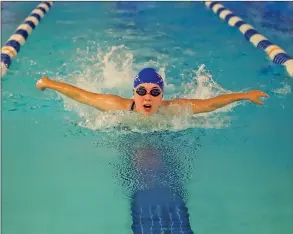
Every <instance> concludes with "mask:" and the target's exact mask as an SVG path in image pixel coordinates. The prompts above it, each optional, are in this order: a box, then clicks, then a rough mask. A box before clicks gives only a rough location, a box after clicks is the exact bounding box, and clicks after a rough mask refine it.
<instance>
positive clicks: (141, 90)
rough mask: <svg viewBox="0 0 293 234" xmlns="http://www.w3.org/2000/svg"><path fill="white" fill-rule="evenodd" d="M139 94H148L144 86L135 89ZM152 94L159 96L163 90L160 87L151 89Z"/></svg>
mask: <svg viewBox="0 0 293 234" xmlns="http://www.w3.org/2000/svg"><path fill="white" fill-rule="evenodd" d="M135 92H136V93H137V94H138V95H139V96H145V95H146V94H147V90H146V89H145V88H144V87H142V86H141V87H139V88H138V89H136V91H135ZM150 94H151V95H152V96H153V97H157V96H159V95H160V94H161V90H160V89H158V88H154V89H151V91H150Z"/></svg>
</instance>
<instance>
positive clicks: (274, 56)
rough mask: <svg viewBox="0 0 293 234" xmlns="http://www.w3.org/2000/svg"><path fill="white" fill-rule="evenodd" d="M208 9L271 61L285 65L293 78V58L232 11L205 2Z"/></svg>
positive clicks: (213, 3)
mask: <svg viewBox="0 0 293 234" xmlns="http://www.w3.org/2000/svg"><path fill="white" fill-rule="evenodd" d="M205 5H206V6H207V8H209V9H211V10H212V11H213V12H214V13H215V14H216V15H218V16H219V17H220V18H221V19H222V20H225V21H227V23H228V24H229V25H230V26H232V27H236V28H238V29H239V31H240V32H241V33H242V34H243V36H244V37H245V38H246V40H247V41H249V42H251V43H252V44H253V45H254V46H255V47H256V48H260V49H262V50H264V51H265V52H266V54H267V55H268V57H269V58H270V59H271V61H272V62H273V63H275V64H281V65H283V66H284V67H285V68H286V70H287V72H288V74H289V76H291V77H293V58H292V57H291V56H289V55H288V54H287V53H286V52H285V51H284V50H283V49H281V48H280V47H279V46H277V45H275V44H273V43H272V42H271V41H269V40H268V39H267V38H266V37H264V36H263V35H261V34H260V33H259V32H258V31H257V30H255V29H254V28H253V27H252V26H251V25H249V24H247V23H246V22H245V21H244V20H242V19H241V18H239V17H238V16H236V15H234V14H233V13H232V12H231V11H230V10H228V9H227V8H225V7H224V6H223V5H222V4H220V3H219V2H217V1H205Z"/></svg>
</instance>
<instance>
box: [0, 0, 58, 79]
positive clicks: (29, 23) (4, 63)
mask: <svg viewBox="0 0 293 234" xmlns="http://www.w3.org/2000/svg"><path fill="white" fill-rule="evenodd" d="M53 4H54V3H53V1H43V2H41V3H40V4H39V5H38V6H37V7H36V8H35V9H34V10H33V11H32V12H31V13H30V15H29V16H28V17H27V18H26V19H25V20H24V22H23V23H22V24H20V25H19V26H18V28H17V29H16V31H15V33H14V34H13V35H12V36H11V37H10V38H9V39H8V40H7V42H6V43H5V45H4V46H3V47H2V48H1V78H2V77H4V76H5V74H6V73H7V71H8V68H9V67H10V65H11V62H12V59H13V57H15V56H16V55H17V54H18V53H19V51H20V48H21V46H23V45H24V44H25V42H26V40H27V38H28V36H29V35H30V33H31V32H32V31H33V30H34V29H35V28H36V26H37V25H38V24H39V22H40V21H41V19H42V18H43V17H44V16H45V14H46V13H47V12H48V11H49V10H50V8H51V7H52V6H53Z"/></svg>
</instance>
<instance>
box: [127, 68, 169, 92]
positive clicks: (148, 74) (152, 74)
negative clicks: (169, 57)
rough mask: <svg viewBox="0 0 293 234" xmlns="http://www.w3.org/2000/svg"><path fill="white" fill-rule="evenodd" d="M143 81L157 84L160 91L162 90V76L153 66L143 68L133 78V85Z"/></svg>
mask: <svg viewBox="0 0 293 234" xmlns="http://www.w3.org/2000/svg"><path fill="white" fill-rule="evenodd" d="M143 83H151V84H156V85H158V86H159V87H160V88H161V89H162V91H164V81H163V78H162V77H161V76H160V75H159V74H158V73H157V72H156V70H155V69H153V68H144V69H142V70H141V71H140V72H139V73H138V75H137V76H136V77H135V79H134V83H133V87H134V88H136V87H137V86H138V85H140V84H143Z"/></svg>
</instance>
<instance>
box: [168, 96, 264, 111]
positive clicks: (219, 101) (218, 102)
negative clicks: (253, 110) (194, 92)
mask: <svg viewBox="0 0 293 234" xmlns="http://www.w3.org/2000/svg"><path fill="white" fill-rule="evenodd" d="M261 97H268V94H266V93H265V92H262V91H259V90H253V91H249V92H243V93H231V94H222V95H219V96H217V97H213V98H209V99H183V98H179V99H174V100H171V101H169V104H179V105H182V106H191V108H192V111H193V113H204V112H211V111H214V110H216V109H218V108H221V107H224V106H226V105H228V104H231V103H233V102H237V101H243V100H248V101H251V102H252V103H255V104H258V105H262V104H263V102H261V101H260V100H259V98H261Z"/></svg>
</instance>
